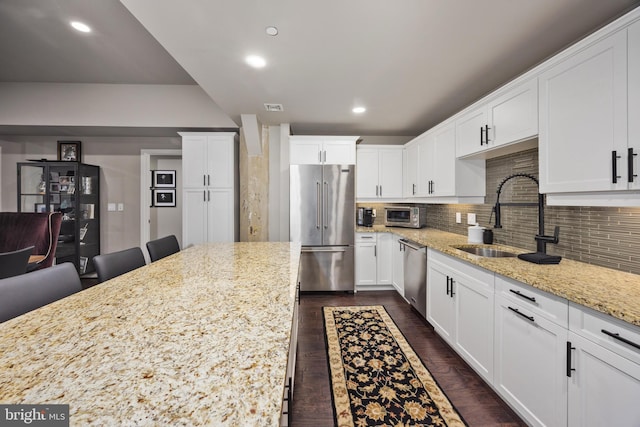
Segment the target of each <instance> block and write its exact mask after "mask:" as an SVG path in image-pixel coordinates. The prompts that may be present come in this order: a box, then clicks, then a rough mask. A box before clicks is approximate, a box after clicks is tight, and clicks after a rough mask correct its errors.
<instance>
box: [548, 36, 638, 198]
mask: <svg viewBox="0 0 640 427" xmlns="http://www.w3.org/2000/svg"><path fill="white" fill-rule="evenodd" d="M626 58H627V34H626V32H625V31H620V32H618V33H615V34H613V35H611V36H609V37H607V38H606V39H604V40H601V41H600V42H598V43H596V44H594V45H592V46H590V47H588V48H586V49H584V50H582V51H580V52H578V53H577V54H575V55H573V56H571V57H569V58H567V59H566V60H564V61H563V62H561V63H559V64H557V65H555V66H554V67H552V68H551V69H549V70H548V71H546V72H544V73H543V74H541V75H540V78H539V84H540V117H539V120H540V136H539V150H540V154H539V156H540V192H542V193H562V192H578V191H606V190H622V189H626V188H627V185H626V179H624V177H625V171H626V162H625V161H624V157H623V158H621V159H618V161H617V162H616V164H617V174H615V175H618V176H620V177H621V178H619V179H618V180H617V181H618V183H614V182H613V180H614V179H613V175H614V171H613V166H612V164H613V162H612V152H613V151H616V152H617V154H618V155H619V156H625V152H624V151H625V149H626V145H627V61H626ZM576 160H578V161H576Z"/></svg>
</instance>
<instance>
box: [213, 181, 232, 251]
mask: <svg viewBox="0 0 640 427" xmlns="http://www.w3.org/2000/svg"><path fill="white" fill-rule="evenodd" d="M207 193H208V198H209V201H208V202H207V205H208V206H207V209H208V211H207V215H208V217H209V220H208V229H207V241H209V242H233V240H234V230H235V224H234V219H233V190H224V189H222V190H218V189H210V190H207Z"/></svg>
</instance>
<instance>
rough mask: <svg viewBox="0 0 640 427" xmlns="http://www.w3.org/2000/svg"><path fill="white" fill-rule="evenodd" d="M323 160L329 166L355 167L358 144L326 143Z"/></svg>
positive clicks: (347, 142)
mask: <svg viewBox="0 0 640 427" xmlns="http://www.w3.org/2000/svg"><path fill="white" fill-rule="evenodd" d="M322 150H323V153H322V160H323V163H324V164H327V165H355V164H356V143H355V141H353V140H346V141H325V142H324V144H323V147H322Z"/></svg>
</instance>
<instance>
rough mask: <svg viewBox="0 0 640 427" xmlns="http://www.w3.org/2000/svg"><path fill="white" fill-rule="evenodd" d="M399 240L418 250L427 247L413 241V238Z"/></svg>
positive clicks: (402, 243)
mask: <svg viewBox="0 0 640 427" xmlns="http://www.w3.org/2000/svg"><path fill="white" fill-rule="evenodd" d="M398 242H400V244H401V245H404V246H408V247H410V248H411V249H413V250H416V251H421V250H424V248H426V246H424V245H421V244H420V243H416V242H412V241H411V240H406V239H400V240H398Z"/></svg>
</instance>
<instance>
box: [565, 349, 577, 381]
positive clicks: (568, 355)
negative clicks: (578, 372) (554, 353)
mask: <svg viewBox="0 0 640 427" xmlns="http://www.w3.org/2000/svg"><path fill="white" fill-rule="evenodd" d="M575 349H576V348H575V347H571V341H567V377H569V378H571V372H573V371H575V369H574V368H572V367H571V350H575Z"/></svg>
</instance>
